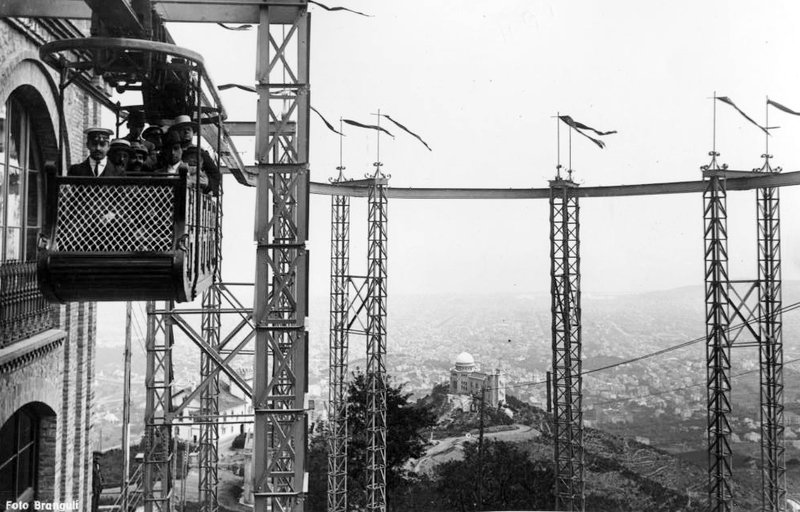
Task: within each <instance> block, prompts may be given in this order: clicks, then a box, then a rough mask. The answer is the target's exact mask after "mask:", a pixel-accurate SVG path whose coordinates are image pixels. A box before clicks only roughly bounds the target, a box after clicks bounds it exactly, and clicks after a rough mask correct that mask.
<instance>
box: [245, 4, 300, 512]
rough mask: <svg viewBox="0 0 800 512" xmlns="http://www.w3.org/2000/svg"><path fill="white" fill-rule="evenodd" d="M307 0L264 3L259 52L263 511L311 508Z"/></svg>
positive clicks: (259, 478) (256, 461)
mask: <svg viewBox="0 0 800 512" xmlns="http://www.w3.org/2000/svg"><path fill="white" fill-rule="evenodd" d="M306 8H307V3H306V1H305V0H299V1H298V2H297V3H292V4H286V3H285V2H280V3H279V2H274V3H273V2H266V3H264V4H261V7H260V22H259V26H258V42H257V44H258V48H257V56H256V59H257V62H256V91H257V93H258V112H257V116H256V134H257V136H256V158H257V165H258V172H259V175H258V184H257V196H256V201H257V207H256V220H255V225H256V243H257V249H256V280H255V321H256V347H255V361H254V370H255V389H254V396H253V408H254V411H255V432H254V438H255V446H254V453H253V478H254V493H253V495H254V498H255V508H254V510H255V512H266V511H267V510H271V511H273V512H284V511H302V510H303V493H304V483H305V451H306V414H305V409H304V398H305V392H306V387H307V383H306V379H307V373H308V371H307V370H308V362H307V360H306V354H307V343H308V336H307V332H306V329H305V318H306V315H307V309H308V304H307V302H308V289H307V287H308V253H307V250H306V246H305V244H306V240H307V238H308V234H307V233H308V226H307V222H308V206H309V205H308V182H309V172H308V115H309V84H308V76H309V73H308V72H309V55H308V51H309V35H310V34H309V29H310V16H309V14H308V12H307V9H306Z"/></svg>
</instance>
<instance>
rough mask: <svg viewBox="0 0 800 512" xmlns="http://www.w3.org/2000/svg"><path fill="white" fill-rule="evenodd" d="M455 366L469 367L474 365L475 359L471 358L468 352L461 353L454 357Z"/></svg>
mask: <svg viewBox="0 0 800 512" xmlns="http://www.w3.org/2000/svg"><path fill="white" fill-rule="evenodd" d="M456 364H457V365H459V366H460V365H463V366H471V365H474V364H475V359H473V358H472V355H470V354H469V352H462V353H460V354H458V356H457V357H456Z"/></svg>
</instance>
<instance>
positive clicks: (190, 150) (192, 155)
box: [170, 115, 222, 195]
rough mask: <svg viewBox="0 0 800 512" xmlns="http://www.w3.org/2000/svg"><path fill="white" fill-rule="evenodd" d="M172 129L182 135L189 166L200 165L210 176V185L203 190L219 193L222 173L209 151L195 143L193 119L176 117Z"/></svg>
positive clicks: (182, 146) (184, 155) (185, 160)
mask: <svg viewBox="0 0 800 512" xmlns="http://www.w3.org/2000/svg"><path fill="white" fill-rule="evenodd" d="M170 131H174V132H176V133H178V135H179V136H180V141H181V148H182V149H183V161H184V162H186V163H187V164H188V165H189V166H195V167H199V168H200V169H201V170H202V171H203V173H205V175H206V176H207V177H208V185H207V186H203V192H206V193H212V194H214V195H217V194H218V193H219V183H220V181H222V174H221V173H220V172H219V169H218V168H217V165H216V164H215V163H214V159H213V158H211V155H209V154H208V151H206V150H205V149H202V148H200V149H198V148H197V146H195V145H194V139H195V132H194V124H193V123H192V119H191V118H190V117H189V116H187V115H180V116H178V117H176V118H175V120H174V122H173V123H172V126H171V127H170ZM198 162H200V165H198ZM201 176H202V175H201Z"/></svg>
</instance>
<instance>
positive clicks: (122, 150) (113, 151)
mask: <svg viewBox="0 0 800 512" xmlns="http://www.w3.org/2000/svg"><path fill="white" fill-rule="evenodd" d="M130 150H131V143H130V142H128V141H127V140H125V139H114V140H112V141H111V144H110V145H109V148H108V163H109V167H111V169H107V170H106V173H105V174H104V176H124V175H125V171H126V170H127V169H128V161H129V160H130ZM112 169H113V170H112ZM109 172H113V174H108V173H109Z"/></svg>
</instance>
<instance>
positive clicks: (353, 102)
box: [170, 0, 800, 296]
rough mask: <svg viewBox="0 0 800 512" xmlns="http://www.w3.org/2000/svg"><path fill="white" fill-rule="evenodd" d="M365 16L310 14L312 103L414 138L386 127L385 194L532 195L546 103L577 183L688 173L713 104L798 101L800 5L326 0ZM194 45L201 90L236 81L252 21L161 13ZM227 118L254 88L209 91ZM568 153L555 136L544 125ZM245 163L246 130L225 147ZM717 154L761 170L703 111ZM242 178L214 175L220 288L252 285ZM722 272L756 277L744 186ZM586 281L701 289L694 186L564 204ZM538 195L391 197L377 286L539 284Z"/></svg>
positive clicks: (750, 141) (354, 135) (793, 122)
mask: <svg viewBox="0 0 800 512" xmlns="http://www.w3.org/2000/svg"><path fill="white" fill-rule="evenodd" d="M324 3H326V4H328V5H346V6H347V7H350V8H352V9H356V10H359V11H363V12H367V13H370V14H372V15H373V17H370V18H365V17H361V16H356V15H353V14H348V13H330V12H326V11H324V10H322V9H320V8H317V7H314V6H310V10H311V12H312V29H311V33H312V37H311V70H310V73H311V90H312V95H311V102H312V105H314V107H315V108H317V109H318V110H319V111H321V112H322V113H323V114H324V115H325V116H326V117H327V118H328V119H329V120H330V121H332V122H335V121H337V120H338V118H339V117H340V116H341V117H346V118H352V119H356V120H360V121H362V122H374V117H372V116H370V113H373V112H376V111H377V109H379V108H380V109H381V111H382V112H383V113H387V114H389V115H391V116H392V117H394V118H396V119H397V120H399V121H400V122H402V123H404V124H406V125H407V126H408V127H409V128H411V129H412V130H415V131H416V132H417V133H419V134H420V135H421V136H422V137H423V138H424V139H425V140H426V141H427V142H428V143H429V144H430V146H431V147H432V148H433V151H432V152H429V151H428V150H427V149H425V147H423V146H422V145H421V144H419V143H418V142H417V141H416V140H414V139H413V138H411V137H410V136H407V135H404V134H402V133H401V132H400V131H399V130H394V133H395V135H396V139H395V140H389V139H388V138H386V137H383V138H382V140H381V160H382V161H383V163H384V169H385V171H386V172H388V173H389V174H391V181H390V185H391V186H397V187H491V188H505V187H516V188H518V187H533V188H539V187H546V186H547V180H548V179H551V178H552V177H553V175H554V172H555V165H556V160H557V154H556V124H555V120H554V119H553V117H552V116H554V115H555V114H556V113H557V112H561V113H562V114H569V115H571V116H572V117H573V118H575V119H576V120H578V121H581V122H583V123H586V124H588V125H590V126H593V127H595V128H598V129H600V130H617V131H618V132H619V133H618V134H615V135H609V136H607V137H605V140H606V142H607V147H606V149H603V150H600V149H599V148H597V147H596V146H594V145H593V144H592V143H591V142H590V141H588V140H586V139H585V138H583V137H581V136H574V137H573V141H572V146H573V154H572V163H573V168H574V169H575V170H576V174H575V178H576V180H577V181H579V182H580V183H581V184H583V185H586V186H595V185H612V184H633V183H650V182H662V181H690V180H698V179H700V178H701V174H700V170H699V166H701V165H703V164H706V163H708V159H709V157H708V156H707V153H708V151H710V150H711V144H712V101H711V100H710V99H709V98H710V97H711V96H712V95H713V93H714V92H715V91H716V92H717V94H718V95H720V96H729V97H730V98H731V99H733V101H735V102H736V103H737V105H738V106H739V107H740V108H742V109H743V110H745V111H746V112H748V113H749V114H750V115H751V116H752V117H754V118H755V119H756V120H758V121H759V122H761V123H763V121H764V115H765V111H764V105H765V97H766V96H767V95H769V96H770V98H772V99H774V100H776V101H778V102H781V103H783V104H785V105H786V106H788V107H790V108H794V109H796V110H800V68H799V67H798V66H797V57H796V52H797V49H798V48H800V31H798V30H797V21H798V20H800V4H798V3H797V2H795V1H788V0H787V1H781V2H769V3H767V2H742V1H737V2H731V1H724V2H723V1H714V2H696V1H673V2H643V1H604V2H596V1H589V0H587V1H570V2H565V1H561V2H556V1H554V0H551V1H547V2H544V1H534V0H524V1H523V0H520V1H512V0H504V1H502V2H475V1H467V0H458V1H456V0H440V1H437V2H431V1H430V0H403V1H399V0H396V1H388V0H347V1H346V2H345V1H343V0H325V2H324ZM170 30H171V32H172V33H173V35H174V37H175V39H176V40H177V42H178V44H180V45H182V46H186V47H188V48H191V49H193V50H196V51H199V52H201V53H203V54H204V55H205V58H206V63H207V66H208V68H209V69H210V70H211V73H212V76H213V78H214V80H215V82H216V83H217V84H222V83H229V82H236V83H242V84H246V85H253V83H254V76H255V33H254V31H247V32H232V31H228V30H225V29H223V28H220V27H217V26H213V25H191V24H184V25H176V24H173V25H170ZM222 94H223V98H224V100H225V103H226V107H227V109H228V111H229V112H230V117H229V118H230V119H231V120H255V95H252V94H248V93H245V92H237V91H226V92H223V93H222ZM770 124H771V125H779V126H781V129H779V130H776V131H775V132H774V136H773V137H772V138H771V142H770V152H771V153H772V154H773V155H774V156H775V158H774V164H775V165H780V166H782V167H783V168H784V169H786V170H787V171H788V170H798V169H800V151H798V147H797V144H796V143H795V141H796V140H798V138H800V117H794V116H789V115H787V114H783V113H779V112H777V111H774V110H773V111H772V112H770ZM345 130H346V131H345V133H346V135H347V137H346V138H345V139H344V155H343V160H344V165H345V166H346V167H347V170H346V171H345V173H346V175H347V176H348V177H351V178H360V177H363V175H364V174H365V173H366V172H370V171H371V169H372V162H374V161H375V158H376V136H375V133H374V132H371V131H365V130H358V129H355V128H349V127H346V129H345ZM561 133H562V148H561V158H562V163H564V164H566V162H567V159H568V152H567V147H566V129H564V128H562V132H561ZM237 144H238V146H239V149H240V150H241V151H242V153H243V156H244V159H245V162H246V163H251V162H252V160H253V142H252V140H246V139H241V140H238V141H237ZM310 147H311V158H310V163H311V169H312V180H313V181H318V182H325V181H327V179H328V178H329V177H331V176H334V175H335V173H336V170H335V167H336V166H337V165H338V162H339V139H338V136H336V135H335V134H333V133H331V132H329V131H328V130H327V129H326V128H325V127H324V125H323V124H322V123H321V122H320V121H319V120H318V119H317V118H316V117H315V116H313V114H312V122H311V141H310ZM717 150H718V151H720V152H721V153H722V157H721V160H722V161H723V162H725V163H728V164H729V165H730V167H731V168H733V169H743V170H744V169H747V170H749V169H752V168H755V167H760V166H761V163H762V160H761V157H760V155H761V154H762V153H763V152H764V137H763V134H762V132H761V131H760V130H758V129H757V128H755V127H754V126H752V125H750V124H749V123H748V122H747V121H746V120H744V119H743V118H741V117H740V116H739V114H737V113H736V112H735V111H733V110H732V109H731V108H730V107H728V106H727V105H723V104H718V106H717ZM798 194H800V191H798V190H789V189H785V190H784V191H782V199H783V202H782V207H783V211H782V219H783V225H782V230H783V240H784V243H783V258H784V266H783V271H784V278H785V279H798V278H800V237H798V236H797V235H796V233H797V232H798V226H797V222H798V220H797V219H798V218H800V216H798V213H799V212H798V209H799V208H800V207H798V204H799V203H798ZM254 196H255V190H254V189H248V188H245V187H242V186H239V185H238V184H236V183H235V182H234V181H233V180H232V179H230V178H228V179H226V182H225V205H226V208H225V222H226V224H225V253H224V258H225V267H224V278H225V279H226V280H238V279H252V275H253V268H254V263H253V261H254V253H255V248H254V244H253V242H252V239H253V236H252V232H253V198H254ZM729 207H730V208H729V209H730V212H729V215H730V219H729V228H730V232H731V241H730V251H731V277H732V278H754V277H756V269H757V267H756V261H755V247H756V231H755V192H736V193H731V194H730V197H729ZM366 209H367V205H366V200H365V199H355V198H354V199H353V200H352V205H351V210H352V216H353V218H352V222H353V223H352V227H351V233H352V239H353V243H352V252H351V268H352V271H353V273H362V272H363V269H364V268H365V266H366V242H365V241H366V228H367V226H366ZM311 215H312V217H311V219H312V220H311V233H310V240H309V244H308V246H309V248H310V250H311V255H312V256H311V257H312V259H311V268H312V275H311V294H312V296H324V295H325V294H327V293H328V287H329V277H328V273H329V269H330V263H329V254H330V253H329V245H330V198H329V197H327V196H314V197H312V204H311ZM581 222H582V225H581V230H582V231H581V232H582V240H581V242H582V243H581V256H582V260H581V265H582V270H583V290H584V293H605V292H632V291H640V290H654V289H663V288H671V287H677V286H685V285H700V284H702V282H703V241H702V200H701V197H700V195H699V194H695V195H680V196H666V197H646V198H625V199H586V200H582V201H581ZM548 236H549V235H548V208H547V202H546V201H542V200H538V201H534V200H506V201H499V200H492V201H488V200H482V201H481V200H471V201H467V200H449V201H441V200H439V201H432V200H427V201H421V200H416V201H414V200H401V199H394V200H390V202H389V262H388V266H389V267H388V268H389V276H390V277H389V279H390V282H389V291H390V294H391V293H396V294H406V293H417V292H420V293H437V292H444V293H449V292H458V293H469V294H477V293H484V292H512V293H535V292H546V291H548V289H549V268H550V267H549V240H548Z"/></svg>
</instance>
